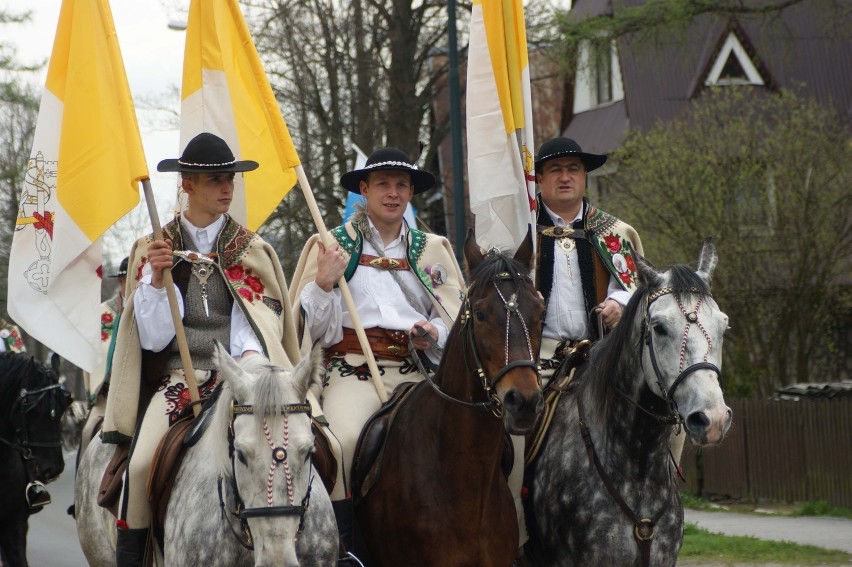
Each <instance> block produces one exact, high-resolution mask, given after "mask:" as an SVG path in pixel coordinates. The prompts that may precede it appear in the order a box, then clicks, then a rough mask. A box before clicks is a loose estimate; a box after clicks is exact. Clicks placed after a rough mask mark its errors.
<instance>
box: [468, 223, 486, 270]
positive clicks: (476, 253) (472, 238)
mask: <svg viewBox="0 0 852 567" xmlns="http://www.w3.org/2000/svg"><path fill="white" fill-rule="evenodd" d="M464 257H465V259H466V260H467V267H468V269H469V270H470V271H471V272H473V271H474V270H476V267H477V266H479V264H480V263H481V262H482V259H483V258H484V257H485V256H483V255H482V252H481V251H480V249H479V244H477V243H476V235H475V233H474V230H473V229H472V228H469V229H467V238H465V239H464Z"/></svg>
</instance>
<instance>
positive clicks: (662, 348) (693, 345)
mask: <svg viewBox="0 0 852 567" xmlns="http://www.w3.org/2000/svg"><path fill="white" fill-rule="evenodd" d="M637 260H638V262H637V267H638V272H639V279H640V282H641V283H642V284H643V286H644V288H645V289H644V290H643V291H642V295H641V297H639V298H637V300H638V301H639V304H638V309H639V310H640V312H641V313H642V315H643V316H642V317H641V321H640V320H639V319H640V318H639V317H637V318H636V319H637V320H636V321H635V322H634V323H635V325H638V326H639V327H640V332H641V333H642V339H641V340H642V347H641V352H642V358H641V364H642V368H643V369H644V373H645V379H646V383H647V385H648V387H649V388H650V389H651V390H652V391H653V392H654V393H655V394H657V395H658V396H660V397H662V398H663V399H664V400H665V401H666V402H668V404H669V405H670V407H671V409H672V411H673V412H674V411H676V412H677V413H679V415H680V417H681V418H682V419H683V422H684V426H685V427H686V431H687V434H688V435H689V438H690V439H691V440H692V442H693V443H695V444H698V445H705V444H710V443H719V442H720V441H721V440H722V438H723V437H724V436H725V433H726V432H727V431H728V428H729V427H730V425H731V408H729V407H728V406H727V405H725V400H724V397H723V395H722V389H721V386H720V384H719V375H720V372H721V367H722V340H723V336H724V333H725V330H726V329H727V328H728V316H727V315H725V314H724V313H723V312H722V311H721V310H720V309H719V306H718V305H717V304H716V302H715V301H714V300H713V298H712V297H711V295H710V278H711V276H712V274H713V269H714V268H715V267H716V262H717V255H716V248H715V247H714V246H713V242H712V240H711V239H710V238H708V239H707V240H706V241H705V242H704V246H703V248H702V250H701V255H700V257H699V260H698V270H697V271H693V270H691V269H690V268H688V267H687V266H682V265H680V266H672V267H670V268H668V269H666V270H657V269H656V268H654V266H652V265H651V264H650V263H649V262H648V261H647V260H645V259H644V258H641V257H638V258H637Z"/></svg>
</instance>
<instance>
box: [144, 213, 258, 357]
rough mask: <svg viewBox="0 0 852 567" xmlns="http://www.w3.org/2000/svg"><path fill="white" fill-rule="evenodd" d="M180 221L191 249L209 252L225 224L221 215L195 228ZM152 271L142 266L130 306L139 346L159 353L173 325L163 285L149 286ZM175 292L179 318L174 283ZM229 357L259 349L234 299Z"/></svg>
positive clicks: (183, 219) (170, 336) (169, 339)
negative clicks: (188, 238)
mask: <svg viewBox="0 0 852 567" xmlns="http://www.w3.org/2000/svg"><path fill="white" fill-rule="evenodd" d="M180 223H181V225H182V226H183V227H184V229H186V231H187V233H189V235H190V237H191V238H192V241H193V243H194V244H195V247H196V248H195V251H196V252H200V253H201V254H209V253H210V252H212V251H213V243H214V242H215V241H216V236H217V235H218V234H219V230H220V229H221V228H222V225H223V224H224V223H225V216H224V215H222V216H220V217H219V218H218V219H216V220H215V221H213V223H212V224H210V225H208V226H206V227H205V228H198V227H196V226H194V225H193V224H192V223H191V222H189V221H188V220H186V217H185V216H183V215H181V217H180ZM151 276H152V270H151V266H150V265H149V264H145V266H144V267H143V268H142V279H140V280H139V287H138V288H137V289H136V293H135V294H134V295H133V307H134V309H135V310H136V325H137V327H138V328H139V342H140V343H141V345H142V348H143V349H145V350H150V351H154V352H160V351H161V350H163V349H164V348H166V347H167V346H169V343H171V342H172V339H174V338H175V326H174V323H173V322H172V312H171V309H170V308H169V299H168V294H167V293H166V288H165V287H163V288H161V289H157V288H155V287H154V286H152V285H151ZM174 287H175V295H177V298H178V309H179V310H180V316H181V317H183V295H182V294H181V292H180V289H178V286H177V285H175V286H174ZM230 342H231V349H230V351H231V356H233V357H234V358H235V359H237V360H239V358H240V357H241V356H242V355H243V353H244V352H246V351H249V350H254V351H257V352H263V349H262V348H261V346H260V341H258V339H257V337H256V336H255V335H254V331H252V328H251V325H249V322H248V320H247V319H246V316H245V315H243V312H242V310H241V309H240V308H239V306H238V305H237V302H236V300H235V301H234V304H233V305H232V306H231V336H230Z"/></svg>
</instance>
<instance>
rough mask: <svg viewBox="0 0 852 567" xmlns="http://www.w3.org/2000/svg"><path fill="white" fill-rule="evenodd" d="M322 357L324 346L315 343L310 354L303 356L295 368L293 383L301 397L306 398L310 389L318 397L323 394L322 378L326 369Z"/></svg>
mask: <svg viewBox="0 0 852 567" xmlns="http://www.w3.org/2000/svg"><path fill="white" fill-rule="evenodd" d="M322 359H323V351H322V347H321V346H320V345H319V342H317V343H314V346H313V348H312V349H311V352H310V354H309V355H308V356H305V357H303V358H302V360H301V362H299V364H297V365H296V368H294V369H293V384H294V386H295V387H296V389H297V390H298V394H299V396H300V397H302V398H305V397H306V396H307V393H308V391H312V392H313V393H314V395H315V396H316V397H317V399H319V397H320V394H322V378H323V374H324V371H325V366H324V365H323V363H322Z"/></svg>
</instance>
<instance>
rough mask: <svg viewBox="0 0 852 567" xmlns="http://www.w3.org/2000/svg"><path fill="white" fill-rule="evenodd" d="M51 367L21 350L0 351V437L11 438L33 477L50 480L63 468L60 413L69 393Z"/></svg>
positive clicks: (66, 402)
mask: <svg viewBox="0 0 852 567" xmlns="http://www.w3.org/2000/svg"><path fill="white" fill-rule="evenodd" d="M57 369H58V358H57V359H56V363H55V365H54V368H51V367H49V366H47V365H46V364H43V363H41V362H39V361H37V360H35V359H34V358H33V357H32V356H30V355H27V354H24V353H12V352H7V353H2V354H0V378H2V380H0V381H2V382H3V386H2V388H0V398H2V407H0V412H2V419H3V420H4V421H6V423H5V424H4V425H3V426H2V431H0V437H3V438H4V439H6V441H7V442H11V444H12V445H13V446H15V447H16V448H17V449H18V451H19V452H20V453H21V455H22V456H23V458H24V461H25V463H26V466H27V467H28V468H29V469H30V470H31V471H33V473H34V475H35V477H36V479H37V480H39V481H41V482H50V481H52V480H54V479H55V478H56V477H58V476H59V475H60V474H61V473H62V471H63V470H64V469H65V459H64V457H63V455H62V443H61V439H62V433H61V427H62V414H63V413H65V410H66V408H67V407H68V405H69V404H70V403H71V396H70V394H68V392H66V391H65V390H63V389H62V387H61V386H60V384H59V380H58V378H57Z"/></svg>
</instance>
